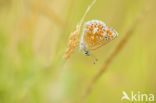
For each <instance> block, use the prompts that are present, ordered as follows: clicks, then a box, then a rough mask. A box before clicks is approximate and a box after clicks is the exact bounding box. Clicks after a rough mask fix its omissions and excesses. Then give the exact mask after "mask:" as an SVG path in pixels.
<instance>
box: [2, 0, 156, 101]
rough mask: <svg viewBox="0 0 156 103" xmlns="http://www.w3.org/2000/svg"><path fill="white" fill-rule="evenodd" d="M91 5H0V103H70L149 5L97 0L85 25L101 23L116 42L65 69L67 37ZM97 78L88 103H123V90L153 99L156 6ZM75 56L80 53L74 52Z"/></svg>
mask: <svg viewBox="0 0 156 103" xmlns="http://www.w3.org/2000/svg"><path fill="white" fill-rule="evenodd" d="M91 2H92V0H0V103H72V102H74V101H75V100H78V99H79V98H80V96H81V95H82V93H83V92H84V90H85V89H86V87H87V85H88V83H89V81H90V80H91V78H92V76H93V75H94V74H95V73H96V72H97V71H98V70H99V69H100V68H101V66H102V65H103V63H104V61H105V60H106V58H107V57H108V55H109V53H110V52H111V51H112V49H113V48H114V47H115V46H116V44H117V43H118V42H119V41H120V40H121V38H122V37H123V35H124V33H125V32H126V30H127V29H128V28H129V27H130V25H131V24H132V21H133V20H134V19H135V17H136V16H137V14H139V13H140V12H141V10H142V9H143V8H144V6H145V5H146V4H147V3H149V2H150V1H149V0H97V2H96V4H95V5H94V6H93V8H91V10H90V12H89V13H88V15H87V17H86V18H85V21H88V20H92V19H99V20H102V21H104V22H105V23H106V24H107V25H109V26H111V27H113V28H115V29H116V30H117V31H118V33H119V37H118V38H117V39H116V40H114V41H112V42H111V43H109V44H108V45H106V46H104V47H102V48H99V49H98V50H95V51H93V53H94V55H95V56H96V57H97V58H98V60H99V61H98V62H97V63H96V65H93V64H92V63H91V62H90V61H89V58H88V57H86V56H84V55H83V54H82V53H80V52H75V53H74V55H72V57H71V58H70V60H69V61H67V62H66V64H65V65H63V60H62V58H63V55H64V52H65V49H66V44H67V42H68V36H69V34H70V33H71V32H72V31H74V29H75V26H76V25H77V23H78V22H79V20H80V19H81V17H82V15H83V14H84V12H85V10H86V9H87V7H88V5H89V4H90V3H91ZM149 4H150V5H149V7H150V11H149V13H148V14H147V15H146V16H145V18H144V19H143V21H142V22H141V24H140V25H139V26H138V27H137V29H136V30H135V32H134V33H133V35H132V37H131V38H130V39H129V41H128V43H127V44H126V45H125V47H124V48H123V49H122V51H121V52H120V53H119V54H118V55H117V57H116V58H115V60H114V61H113V63H112V64H111V66H110V67H109V69H108V71H107V72H106V73H105V74H104V75H103V76H102V77H101V78H100V80H99V82H98V83H97V84H96V86H95V88H94V89H93V92H92V93H91V95H89V97H88V98H87V101H86V103H105V102H106V103H121V100H120V98H121V97H122V91H126V92H127V93H130V92H131V91H134V92H136V93H137V91H141V92H142V93H153V94H156V75H155V73H156V66H155V62H156V46H155V44H156V39H155V38H156V33H155V27H156V20H155V17H156V12H155V11H156V6H155V5H156V1H155V0H153V1H151V2H150V3H149ZM77 51H78V50H77Z"/></svg>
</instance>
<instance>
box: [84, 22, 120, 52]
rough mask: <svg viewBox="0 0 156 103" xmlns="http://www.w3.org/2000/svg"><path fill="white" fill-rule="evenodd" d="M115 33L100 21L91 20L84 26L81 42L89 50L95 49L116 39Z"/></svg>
mask: <svg viewBox="0 0 156 103" xmlns="http://www.w3.org/2000/svg"><path fill="white" fill-rule="evenodd" d="M117 35H118V34H117V32H116V31H115V30H113V29H112V28H110V27H108V26H106V25H105V24H104V23H103V22H102V21H99V20H92V21H89V22H87V23H85V24H84V29H83V41H84V43H85V45H86V47H87V48H88V49H90V50H92V49H97V48H99V47H101V46H103V45H105V44H107V43H108V42H110V41H111V40H113V39H115V38H116V37H117Z"/></svg>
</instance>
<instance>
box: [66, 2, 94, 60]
mask: <svg viewBox="0 0 156 103" xmlns="http://www.w3.org/2000/svg"><path fill="white" fill-rule="evenodd" d="M95 2H96V0H93V2H92V3H91V4H90V5H89V6H88V8H87V10H86V12H85V13H84V15H83V17H82V19H81V20H80V22H79V24H78V25H77V26H76V30H75V31H74V32H72V33H71V34H70V36H69V42H68V46H67V49H66V52H65V55H64V59H65V60H68V59H69V58H70V56H71V55H72V53H73V52H74V49H75V48H76V47H77V46H78V45H79V42H80V41H79V39H78V36H79V34H80V28H81V25H82V23H83V21H84V18H85V17H86V15H87V13H88V12H89V10H90V9H91V7H92V6H93V5H94V4H95Z"/></svg>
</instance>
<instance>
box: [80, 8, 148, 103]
mask: <svg viewBox="0 0 156 103" xmlns="http://www.w3.org/2000/svg"><path fill="white" fill-rule="evenodd" d="M147 11H148V8H147V7H146V8H145V9H144V10H143V12H142V13H141V14H140V15H138V16H137V17H136V19H135V20H134V22H133V24H132V26H131V27H130V28H129V30H127V32H126V33H125V36H124V37H123V39H122V40H121V41H120V42H119V43H118V44H117V46H116V47H115V49H114V50H113V52H112V53H111V54H110V55H109V57H108V58H107V60H106V62H105V63H104V65H103V67H102V68H101V69H100V70H99V72H98V73H97V74H95V76H94V77H93V78H92V80H91V82H90V83H89V85H88V87H87V89H86V90H85V93H84V95H83V97H82V98H81V100H80V103H83V102H84V101H85V99H86V98H87V96H88V95H89V94H90V93H91V91H92V89H93V86H94V85H95V83H96V82H97V80H98V79H99V78H100V77H101V76H102V74H103V73H104V72H105V71H106V70H107V69H108V66H109V65H110V64H111V62H112V60H113V59H114V58H115V56H116V55H117V54H118V53H119V52H120V50H121V49H122V48H123V47H124V45H125V44H126V42H127V41H128V39H129V38H130V36H131V35H132V33H133V31H134V30H135V28H136V26H137V25H138V24H139V22H140V21H142V18H143V17H144V16H145V14H146V13H147Z"/></svg>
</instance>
